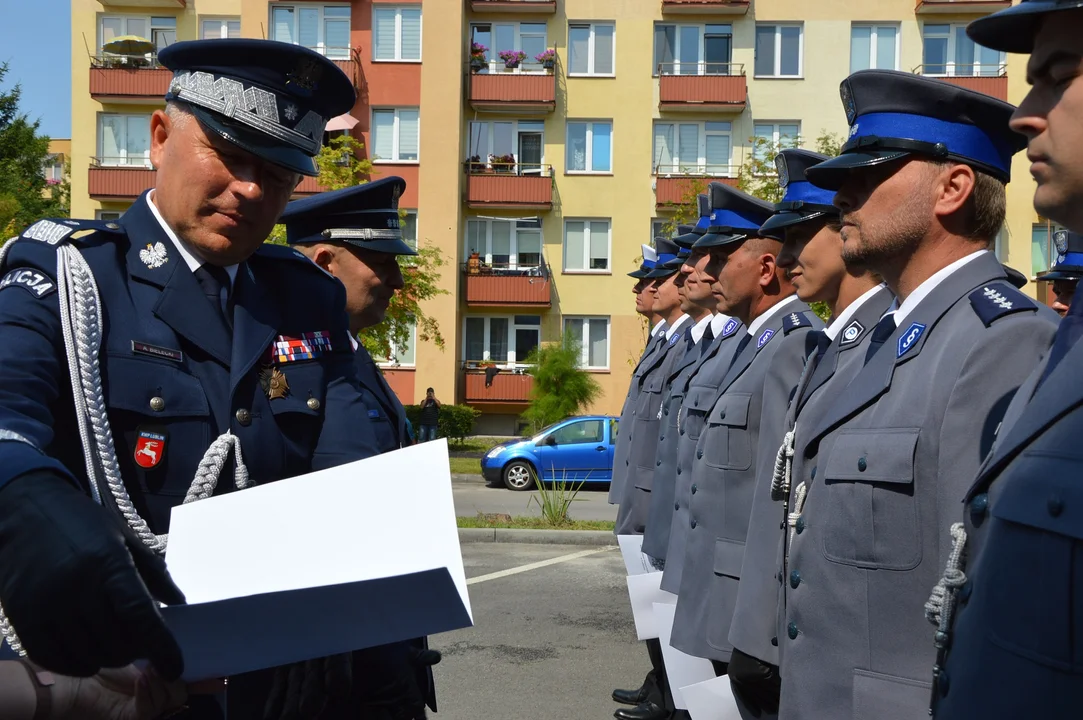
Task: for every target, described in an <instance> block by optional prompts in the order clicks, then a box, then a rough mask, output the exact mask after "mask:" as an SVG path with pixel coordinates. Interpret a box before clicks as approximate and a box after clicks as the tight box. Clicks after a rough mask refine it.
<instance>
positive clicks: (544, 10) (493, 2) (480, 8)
mask: <svg viewBox="0 0 1083 720" xmlns="http://www.w3.org/2000/svg"><path fill="white" fill-rule="evenodd" d="M470 9H471V10H473V11H474V12H476V13H485V12H503V13H534V14H536V15H552V14H553V13H555V12H556V11H557V2H556V0H470Z"/></svg>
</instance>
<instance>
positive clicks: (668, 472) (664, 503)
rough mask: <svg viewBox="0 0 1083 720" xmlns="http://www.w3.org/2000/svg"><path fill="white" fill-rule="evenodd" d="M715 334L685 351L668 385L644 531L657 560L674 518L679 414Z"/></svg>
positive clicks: (647, 546) (647, 550) (646, 550)
mask: <svg viewBox="0 0 1083 720" xmlns="http://www.w3.org/2000/svg"><path fill="white" fill-rule="evenodd" d="M713 342H714V338H713V337H712V338H711V339H710V340H708V339H707V338H702V337H701V338H700V341H699V342H698V343H696V344H695V345H693V346H692V347H691V348H689V349H688V350H686V351H685V353H684V357H683V358H681V361H680V362H679V363H677V365H676V366H675V367H674V368H673V370H672V371H671V373H670V378H669V387H668V390H667V392H666V396H665V397H664V398H663V400H662V416H661V417H660V418H659V425H658V427H659V431H658V432H659V434H658V449H657V450H656V451H655V454H654V455H655V462H654V465H655V469H654V473H653V479H652V481H651V487H650V500H649V501H648V505H647V529H646V530H645V531H644V533H643V552H644V553H646V554H647V555H650V556H651V557H652V558H655V559H656V560H665V558H666V546H668V545H669V530H670V527H671V525H672V522H673V495H674V492H675V489H676V480H677V452H678V446H679V442H678V441H679V440H680V438H681V428H680V421H679V418H680V415H681V405H682V404H683V402H684V395H685V393H686V392H687V391H688V384H689V383H690V382H691V381H692V378H693V377H695V375H696V372H697V371H698V370H699V369H700V368H701V367H702V366H703V363H704V362H705V361H706V360H707V356H708V352H709V350H710V348H711V345H712V343H713Z"/></svg>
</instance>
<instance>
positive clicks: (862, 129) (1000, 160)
mask: <svg viewBox="0 0 1083 720" xmlns="http://www.w3.org/2000/svg"><path fill="white" fill-rule="evenodd" d="M870 135H874V136H877V137H882V138H900V139H903V140H917V141H920V142H927V143H934V144H935V143H943V144H944V146H945V147H947V148H948V152H949V153H951V154H952V155H955V156H957V157H961V158H966V159H969V160H973V161H974V162H978V163H981V164H983V165H987V166H989V167H991V168H993V169H996V170H999V171H1000V172H1003V173H1005V174H1010V172H1011V164H1012V154H1013V151H1012V148H1010V147H1006V146H1001V145H999V144H998V143H997V142H996V141H995V140H994V139H993V138H991V137H989V135H987V134H986V133H985V132H984V131H982V130H981V128H978V127H977V126H975V125H967V124H965V123H955V122H949V121H947V120H939V119H937V118H931V117H927V116H925V115H909V114H907V113H869V114H868V115H861V116H860V117H858V118H857V121H856V122H855V123H854V124H853V127H851V128H850V138H849V139H848V140H847V141H846V142H847V144H850V143H853V142H854V141H855V140H857V139H859V138H862V137H867V136H870ZM858 152H860V150H858Z"/></svg>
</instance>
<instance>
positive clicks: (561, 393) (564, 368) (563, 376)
mask: <svg viewBox="0 0 1083 720" xmlns="http://www.w3.org/2000/svg"><path fill="white" fill-rule="evenodd" d="M581 347H582V346H581V345H580V343H579V340H578V339H577V338H576V337H575V336H574V335H573V334H571V333H568V334H566V335H565V336H564V342H563V343H560V344H555V345H549V346H545V347H539V348H538V349H536V350H535V351H534V352H532V353H531V355H530V357H529V358H527V362H528V363H533V364H534V367H533V368H531V370H530V374H531V375H533V376H534V387H533V389H531V391H530V407H528V408H527V409H526V412H525V413H523V419H524V420H526V421H527V422H529V423H530V424H531V426H532V427H533V429H534V432H537V431H538V430H541V429H542V428H543V427H545V426H546V425H551V424H553V423H555V422H559V421H560V420H563V419H564V418H566V417H569V416H571V415H576V414H578V413H579V412H581V411H582V410H583V409H584V408H586V407H587V406H588V405H590V404H591V403H592V402H594V401H595V400H597V399H598V397H599V396H601V394H602V387H601V385H599V384H598V381H597V380H595V379H594V378H593V377H591V375H590V373H588V372H586V371H585V370H583V369H582V368H581V367H579V362H580V353H581Z"/></svg>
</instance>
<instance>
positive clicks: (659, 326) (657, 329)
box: [651, 320, 666, 338]
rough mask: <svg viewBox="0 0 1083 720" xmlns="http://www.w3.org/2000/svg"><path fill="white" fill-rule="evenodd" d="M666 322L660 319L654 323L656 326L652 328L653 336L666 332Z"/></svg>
mask: <svg viewBox="0 0 1083 720" xmlns="http://www.w3.org/2000/svg"><path fill="white" fill-rule="evenodd" d="M665 324H666V321H665V320H659V321H658V322H656V323H655V324H654V327H652V328H651V337H652V338H656V337H658V335H659V334H661V333H662V332H664V330H663V328H664V327H665Z"/></svg>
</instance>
